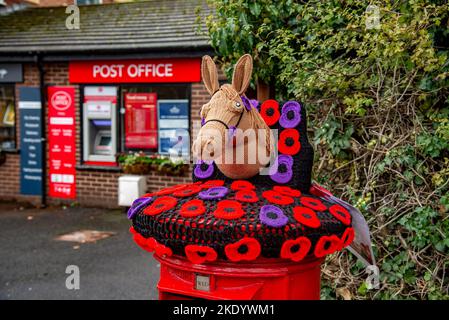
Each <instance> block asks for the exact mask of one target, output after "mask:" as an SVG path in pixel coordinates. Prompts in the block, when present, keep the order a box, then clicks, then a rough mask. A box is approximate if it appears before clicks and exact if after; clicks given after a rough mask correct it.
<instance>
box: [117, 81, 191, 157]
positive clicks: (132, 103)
mask: <svg viewBox="0 0 449 320" xmlns="http://www.w3.org/2000/svg"><path fill="white" fill-rule="evenodd" d="M121 106H122V108H121V112H120V113H121V117H120V121H121V125H120V127H121V130H120V145H121V151H124V152H128V151H144V152H146V153H158V154H164V155H172V156H179V157H188V156H189V154H190V134H189V132H190V131H189V130H190V121H189V120H190V86H189V85H183V84H179V85H178V84H170V85H152V86H123V87H122V89H121Z"/></svg>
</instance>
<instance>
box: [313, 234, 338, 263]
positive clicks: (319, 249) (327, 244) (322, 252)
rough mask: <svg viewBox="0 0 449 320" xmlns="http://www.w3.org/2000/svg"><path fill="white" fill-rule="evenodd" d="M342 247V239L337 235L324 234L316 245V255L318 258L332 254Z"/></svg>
mask: <svg viewBox="0 0 449 320" xmlns="http://www.w3.org/2000/svg"><path fill="white" fill-rule="evenodd" d="M339 247H340V239H339V238H338V237H337V236H336V235H331V236H322V237H321V238H320V240H318V242H317V244H316V245H315V251H314V253H315V256H316V257H318V258H321V257H324V256H326V255H328V254H332V253H334V252H335V251H337V250H338V248H339Z"/></svg>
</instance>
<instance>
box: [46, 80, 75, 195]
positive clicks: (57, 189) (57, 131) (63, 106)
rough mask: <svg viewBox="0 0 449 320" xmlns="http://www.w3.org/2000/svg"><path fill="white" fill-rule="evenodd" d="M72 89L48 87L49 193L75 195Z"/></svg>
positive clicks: (73, 95)
mask: <svg viewBox="0 0 449 320" xmlns="http://www.w3.org/2000/svg"><path fill="white" fill-rule="evenodd" d="M74 99H75V89H74V88H73V87H49V88H48V149H49V156H48V160H49V176H50V184H49V195H50V196H51V197H56V198H69V199H74V198H75V197H76V189H75V187H76V182H75V176H76V171H75V163H76V157H75V154H76V150H75V149H76V147H75V134H76V131H75V101H74Z"/></svg>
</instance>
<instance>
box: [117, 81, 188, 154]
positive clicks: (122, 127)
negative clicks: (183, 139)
mask: <svg viewBox="0 0 449 320" xmlns="http://www.w3.org/2000/svg"><path fill="white" fill-rule="evenodd" d="M173 86H178V87H184V86H185V87H186V97H185V98H172V100H180V99H182V100H188V101H189V102H188V106H187V107H188V109H189V112H188V122H189V127H188V131H189V140H190V141H189V143H190V146H191V145H192V84H191V83H190V82H176V83H158V82H155V83H124V84H120V85H119V92H120V93H119V94H120V110H119V115H118V116H119V118H118V122H119V123H118V126H117V127H118V128H119V130H120V131H119V139H118V142H117V147H118V149H119V151H118V152H121V153H126V152H139V151H143V153H144V154H147V155H153V154H159V152H158V151H159V146H158V148H157V149H156V150H155V151H148V149H147V150H141V149H138V148H137V149H134V148H133V149H126V148H125V143H124V141H125V139H124V137H125V114H124V113H123V114H122V113H121V108H122V107H123V108H124V101H123V99H124V94H123V87H127V88H129V87H135V88H145V87H173ZM156 93H157V92H156ZM158 100H159V97H158ZM163 100H166V99H165V98H164V99H163ZM156 107H157V105H156ZM157 120H158V128H157V129H158V137H157V138H158V139H157V141H158V144H159V114H158V119H157Z"/></svg>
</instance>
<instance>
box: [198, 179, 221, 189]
mask: <svg viewBox="0 0 449 320" xmlns="http://www.w3.org/2000/svg"><path fill="white" fill-rule="evenodd" d="M223 185H224V181H223V180H208V181H205V182H204V183H203V184H202V185H201V188H203V189H209V188H213V187H221V186H223Z"/></svg>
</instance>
